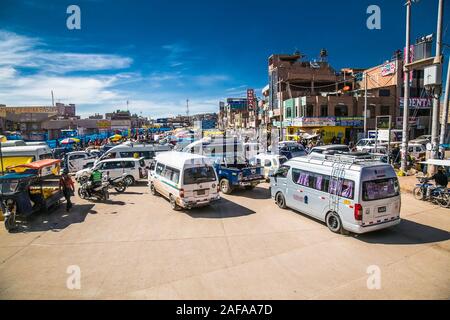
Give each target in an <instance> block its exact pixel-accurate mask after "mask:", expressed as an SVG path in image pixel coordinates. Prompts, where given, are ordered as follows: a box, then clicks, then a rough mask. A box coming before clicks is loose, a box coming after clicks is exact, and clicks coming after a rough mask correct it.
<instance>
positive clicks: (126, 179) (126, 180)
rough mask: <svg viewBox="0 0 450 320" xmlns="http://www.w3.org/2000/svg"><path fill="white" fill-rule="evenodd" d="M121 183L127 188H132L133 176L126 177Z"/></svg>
mask: <svg viewBox="0 0 450 320" xmlns="http://www.w3.org/2000/svg"><path fill="white" fill-rule="evenodd" d="M123 181H124V182H125V183H126V185H127V186H132V185H133V184H134V178H133V176H126V177H125V179H123Z"/></svg>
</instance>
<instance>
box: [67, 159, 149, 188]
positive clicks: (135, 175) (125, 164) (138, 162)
mask: <svg viewBox="0 0 450 320" xmlns="http://www.w3.org/2000/svg"><path fill="white" fill-rule="evenodd" d="M94 170H99V171H100V172H102V173H103V174H108V175H109V177H110V178H112V179H114V178H118V177H122V176H125V178H124V181H125V183H126V184H127V185H132V184H134V183H135V182H136V181H139V180H141V179H144V178H146V177H147V169H146V165H145V161H144V158H140V159H136V158H119V159H107V160H103V161H100V162H98V163H97V164H96V165H94V167H92V168H88V169H83V170H80V171H78V172H77V173H76V174H75V180H77V181H79V180H80V178H81V177H85V176H90V174H91V173H92V172H93V171H94Z"/></svg>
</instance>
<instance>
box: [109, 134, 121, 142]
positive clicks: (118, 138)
mask: <svg viewBox="0 0 450 320" xmlns="http://www.w3.org/2000/svg"><path fill="white" fill-rule="evenodd" d="M120 139H122V136H121V135H120V134H115V135H113V136H111V137H109V140H111V141H119V140H120Z"/></svg>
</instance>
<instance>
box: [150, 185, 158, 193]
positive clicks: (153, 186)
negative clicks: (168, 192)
mask: <svg viewBox="0 0 450 320" xmlns="http://www.w3.org/2000/svg"><path fill="white" fill-rule="evenodd" d="M150 192H151V193H152V195H154V196H157V195H158V191H156V188H155V185H154V184H153V183H152V184H150Z"/></svg>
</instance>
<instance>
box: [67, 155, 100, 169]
mask: <svg viewBox="0 0 450 320" xmlns="http://www.w3.org/2000/svg"><path fill="white" fill-rule="evenodd" d="M95 160H96V157H95V156H91V155H90V154H89V153H87V152H85V151H74V152H69V153H66V154H65V155H64V167H65V168H66V169H68V170H69V172H77V171H80V170H82V169H85V168H89V167H92V166H93V165H94V162H95Z"/></svg>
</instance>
